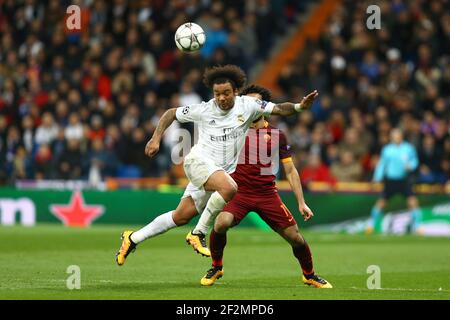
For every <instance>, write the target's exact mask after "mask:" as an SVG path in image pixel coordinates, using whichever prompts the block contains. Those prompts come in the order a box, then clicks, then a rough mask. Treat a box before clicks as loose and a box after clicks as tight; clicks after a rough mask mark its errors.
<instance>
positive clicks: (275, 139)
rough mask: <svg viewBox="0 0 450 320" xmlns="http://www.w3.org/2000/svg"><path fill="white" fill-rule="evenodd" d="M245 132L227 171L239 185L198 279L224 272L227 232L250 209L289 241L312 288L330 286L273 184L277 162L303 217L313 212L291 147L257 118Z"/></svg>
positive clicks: (259, 94)
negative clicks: (230, 170)
mask: <svg viewBox="0 0 450 320" xmlns="http://www.w3.org/2000/svg"><path fill="white" fill-rule="evenodd" d="M241 94H242V95H252V96H254V97H256V98H257V99H260V100H263V101H270V100H271V95H270V92H269V91H268V90H267V89H265V88H263V87H260V86H256V85H251V86H248V87H246V88H245V89H244V90H243V91H242V92H241ZM252 127H253V128H254V129H251V130H250V131H249V132H248V134H247V137H246V141H245V148H243V149H242V151H241V154H240V159H239V162H238V166H237V169H236V171H235V172H234V173H233V174H232V177H233V179H234V180H235V181H236V183H237V184H238V192H237V194H236V195H235V196H234V198H233V199H232V200H231V201H230V202H229V203H228V204H227V205H226V206H225V207H224V208H223V211H222V212H221V213H220V214H219V216H218V217H217V218H216V221H215V223H214V228H213V231H212V232H211V235H210V250H211V257H212V268H211V269H209V270H208V271H207V273H206V275H205V276H204V277H203V278H202V279H201V281H200V282H201V284H202V285H204V286H210V285H213V284H214V282H215V281H216V280H217V279H219V278H221V277H222V276H223V274H224V271H223V263H222V257H223V252H224V249H225V245H226V239H227V231H228V229H229V228H231V227H233V226H235V225H237V224H239V222H240V221H241V220H242V219H244V217H245V216H246V215H247V214H248V213H249V212H251V211H254V212H256V213H258V214H259V216H260V217H261V218H262V219H263V220H264V221H265V222H266V223H267V224H268V225H269V226H270V227H271V228H272V229H273V230H274V231H276V232H277V233H278V234H280V236H282V237H283V238H284V239H285V240H286V241H287V242H288V243H289V244H290V245H291V246H292V251H293V254H294V256H295V257H296V258H297V260H298V261H299V263H300V266H301V269H302V274H303V276H302V281H303V282H304V283H305V284H307V285H313V286H315V287H317V288H332V285H331V284H330V283H329V282H328V281H326V280H325V279H323V278H321V277H319V276H318V275H316V274H315V273H314V268H313V262H312V256H311V251H310V248H309V246H308V243H307V242H306V240H305V239H304V238H303V236H302V235H301V234H300V232H299V230H298V226H297V222H296V221H295V219H294V217H293V216H292V214H291V212H290V211H289V209H288V208H287V207H286V205H285V204H284V203H283V202H282V200H281V198H280V196H279V195H278V191H277V187H276V185H275V179H276V176H275V174H276V172H274V170H275V169H277V168H278V163H277V162H278V161H280V162H281V163H282V164H283V167H284V170H285V173H286V177H287V179H288V181H289V184H290V185H291V188H292V190H293V192H294V194H295V196H296V198H297V202H298V209H299V211H300V213H301V214H302V216H303V218H304V220H305V221H308V220H309V219H310V218H311V217H313V215H314V214H313V212H312V211H311V209H310V208H309V207H308V206H307V205H306V203H305V199H304V197H303V190H302V187H301V183H300V178H299V175H298V172H297V169H296V168H295V166H294V164H293V162H292V155H291V150H290V146H289V145H288V143H287V141H286V137H285V135H284V134H283V132H282V131H280V130H279V129H277V128H274V127H272V126H270V125H269V124H268V122H267V121H266V120H265V119H264V117H261V118H260V119H257V120H255V122H254V123H253V126H252Z"/></svg>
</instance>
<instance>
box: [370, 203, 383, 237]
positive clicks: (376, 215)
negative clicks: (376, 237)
mask: <svg viewBox="0 0 450 320" xmlns="http://www.w3.org/2000/svg"><path fill="white" fill-rule="evenodd" d="M370 217H371V222H370V226H369V228H372V230H373V231H374V232H375V233H381V231H382V226H381V223H382V218H383V217H382V212H381V210H380V209H379V208H378V207H377V206H375V207H373V208H372V210H371V212H370Z"/></svg>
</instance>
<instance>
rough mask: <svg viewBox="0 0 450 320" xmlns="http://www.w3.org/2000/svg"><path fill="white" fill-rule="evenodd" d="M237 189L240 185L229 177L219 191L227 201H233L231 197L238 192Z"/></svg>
mask: <svg viewBox="0 0 450 320" xmlns="http://www.w3.org/2000/svg"><path fill="white" fill-rule="evenodd" d="M237 190H238V186H237V184H236V182H235V181H234V180H232V179H229V180H228V181H226V183H224V184H223V186H221V187H220V188H219V189H218V190H217V192H219V193H220V195H221V196H222V198H223V199H224V200H225V201H226V202H229V201H231V199H233V197H234V195H235V194H236V193H237Z"/></svg>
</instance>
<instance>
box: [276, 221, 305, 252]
mask: <svg viewBox="0 0 450 320" xmlns="http://www.w3.org/2000/svg"><path fill="white" fill-rule="evenodd" d="M278 233H279V234H280V235H281V236H282V237H283V238H284V239H285V240H286V241H287V242H289V244H290V245H291V246H293V247H300V246H303V245H305V239H304V238H303V236H302V235H301V234H300V232H299V231H298V227H297V226H296V225H295V226H291V227H288V228H286V229H283V230H280V231H278Z"/></svg>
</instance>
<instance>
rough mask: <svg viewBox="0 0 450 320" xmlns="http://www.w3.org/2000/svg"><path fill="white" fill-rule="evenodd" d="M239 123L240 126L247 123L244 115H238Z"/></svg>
mask: <svg viewBox="0 0 450 320" xmlns="http://www.w3.org/2000/svg"><path fill="white" fill-rule="evenodd" d="M237 121H238V122H239V123H240V124H243V123H244V122H245V118H244V115H242V114H240V115H238V116H237Z"/></svg>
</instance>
